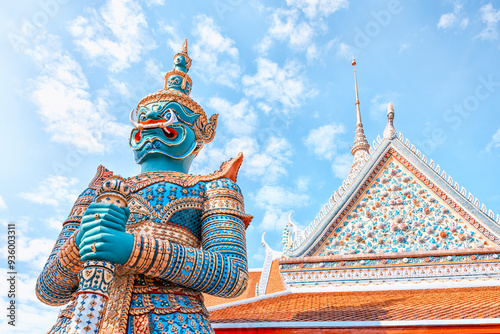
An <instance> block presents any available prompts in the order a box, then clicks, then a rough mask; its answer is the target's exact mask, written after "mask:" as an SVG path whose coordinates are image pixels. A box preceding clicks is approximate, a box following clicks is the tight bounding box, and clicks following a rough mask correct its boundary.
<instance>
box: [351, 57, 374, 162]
mask: <svg viewBox="0 0 500 334" xmlns="http://www.w3.org/2000/svg"><path fill="white" fill-rule="evenodd" d="M352 66H353V67H354V88H355V90H356V103H355V104H356V132H355V136H354V144H353V145H352V149H351V154H352V155H353V156H354V161H353V163H352V167H351V171H352V170H353V169H354V167H355V166H356V165H357V164H359V163H360V162H361V158H363V157H364V156H365V155H366V154H368V151H369V150H370V145H369V144H368V141H367V140H366V137H365V132H364V130H363V123H361V111H360V109H359V95H358V80H357V78H356V60H355V59H354V57H353V58H352Z"/></svg>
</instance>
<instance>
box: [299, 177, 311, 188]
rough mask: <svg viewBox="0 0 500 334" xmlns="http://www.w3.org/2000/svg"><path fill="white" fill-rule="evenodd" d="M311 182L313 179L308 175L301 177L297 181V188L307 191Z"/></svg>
mask: <svg viewBox="0 0 500 334" xmlns="http://www.w3.org/2000/svg"><path fill="white" fill-rule="evenodd" d="M310 184H311V179H310V178H309V177H307V176H303V177H300V178H299V179H297V181H296V185H297V189H298V190H299V191H302V192H304V191H307V190H308V189H309V185H310Z"/></svg>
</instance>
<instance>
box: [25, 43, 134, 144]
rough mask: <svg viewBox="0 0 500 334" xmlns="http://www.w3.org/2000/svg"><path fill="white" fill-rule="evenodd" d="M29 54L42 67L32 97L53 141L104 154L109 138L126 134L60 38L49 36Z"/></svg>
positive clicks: (126, 128) (124, 128)
mask: <svg viewBox="0 0 500 334" xmlns="http://www.w3.org/2000/svg"><path fill="white" fill-rule="evenodd" d="M42 43H43V44H42ZM27 53H28V55H30V56H31V57H32V59H33V60H34V61H35V63H36V64H37V65H38V66H39V68H40V69H41V73H40V75H39V76H38V77H37V78H36V79H34V80H33V81H32V86H33V87H32V96H31V97H32V99H33V102H34V103H35V104H36V106H37V107H38V110H37V112H38V113H39V114H40V116H41V117H42V120H43V121H44V122H45V124H46V130H47V132H49V133H50V134H51V139H52V140H53V141H55V142H59V143H63V144H69V145H72V146H73V147H75V148H77V149H78V150H80V151H84V152H91V153H102V152H104V151H105V147H106V146H107V145H106V144H107V143H108V142H109V141H111V140H114V139H116V138H126V137H127V135H128V132H129V128H128V126H126V125H124V124H121V123H117V122H115V118H114V117H113V116H111V115H110V114H109V113H108V112H107V109H108V102H107V101H106V100H105V99H104V98H103V97H102V96H101V97H96V98H93V97H92V96H91V94H90V92H89V90H90V88H89V84H88V82H87V78H86V77H85V75H84V74H83V71H82V68H81V66H80V64H79V63H78V62H77V61H76V60H75V59H74V58H73V57H72V56H71V54H69V53H68V52H67V51H65V50H63V49H62V48H61V46H60V42H59V38H58V37H56V36H51V35H48V36H47V37H46V38H45V39H42V40H41V41H39V43H38V44H35V45H34V46H33V48H32V49H28V50H27ZM103 95H106V93H105V92H104V93H103Z"/></svg>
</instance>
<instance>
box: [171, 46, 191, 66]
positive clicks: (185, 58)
mask: <svg viewBox="0 0 500 334" xmlns="http://www.w3.org/2000/svg"><path fill="white" fill-rule="evenodd" d="M181 56H182V57H181ZM190 67H191V58H189V55H188V40H187V39H186V40H185V41H184V43H182V48H181V52H179V53H177V54H176V55H175V56H174V70H177V71H182V72H184V73H187V72H188V71H189V68H190Z"/></svg>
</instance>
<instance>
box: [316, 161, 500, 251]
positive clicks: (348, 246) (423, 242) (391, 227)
mask: <svg viewBox="0 0 500 334" xmlns="http://www.w3.org/2000/svg"><path fill="white" fill-rule="evenodd" d="M491 245H493V244H492V243H491V241H489V240H487V239H486V238H484V237H483V236H482V235H481V233H479V232H478V231H477V230H476V229H475V228H474V227H473V226H471V225H470V224H468V223H467V222H466V221H465V220H464V219H463V218H462V217H461V216H460V215H458V214H457V213H456V212H455V211H454V210H452V209H450V207H449V206H448V205H446V203H444V202H443V201H442V200H441V199H440V198H439V197H438V196H436V195H435V194H434V193H433V192H432V191H430V190H429V189H428V188H427V187H426V186H425V185H423V184H422V183H421V182H420V181H419V180H417V179H416V178H415V177H414V176H413V175H412V174H411V173H410V172H409V171H408V170H407V169H406V168H405V167H404V166H402V165H401V164H400V163H398V162H397V161H396V160H394V159H390V160H389V162H388V163H387V164H386V166H385V167H384V168H383V169H382V170H381V172H379V174H378V175H377V177H376V179H375V180H374V181H373V182H372V184H371V185H370V186H369V187H368V189H367V190H365V192H364V194H363V195H362V196H361V198H360V199H359V200H358V202H357V203H356V205H355V206H354V208H353V209H352V210H351V211H350V212H349V213H348V215H347V216H346V218H345V219H344V220H343V221H342V222H341V223H340V224H339V225H338V226H337V227H336V228H335V230H334V232H333V233H332V234H331V235H330V236H329V238H328V240H327V243H326V245H323V246H322V248H321V249H320V250H319V252H318V255H320V256H321V255H342V254H356V253H382V252H410V251H424V250H449V249H468V248H483V247H488V246H491Z"/></svg>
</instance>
